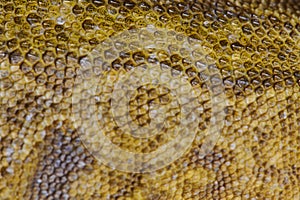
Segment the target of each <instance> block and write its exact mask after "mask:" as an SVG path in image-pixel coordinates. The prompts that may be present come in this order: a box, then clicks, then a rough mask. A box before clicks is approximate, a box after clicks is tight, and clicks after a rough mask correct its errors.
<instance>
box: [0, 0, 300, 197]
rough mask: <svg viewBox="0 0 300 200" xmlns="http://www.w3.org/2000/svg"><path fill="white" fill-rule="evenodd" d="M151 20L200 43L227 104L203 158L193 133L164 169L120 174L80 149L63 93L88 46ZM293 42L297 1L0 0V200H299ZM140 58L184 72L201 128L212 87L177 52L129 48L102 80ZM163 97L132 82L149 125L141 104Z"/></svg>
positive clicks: (146, 147) (135, 104)
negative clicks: (197, 103) (197, 94)
mask: <svg viewBox="0 0 300 200" xmlns="http://www.w3.org/2000/svg"><path fill="white" fill-rule="evenodd" d="M149 24H151V25H153V26H154V27H157V28H164V29H167V30H174V31H176V32H177V33H181V34H183V35H185V36H187V37H189V38H191V39H194V40H197V41H199V44H200V45H201V46H202V47H203V48H204V49H205V50H206V52H207V55H206V57H205V60H204V61H205V62H206V63H209V64H211V65H212V66H213V67H215V68H216V69H218V70H219V72H220V74H221V76H222V83H223V85H224V88H225V94H226V98H227V99H228V105H227V106H226V109H225V113H226V117H225V119H224V124H225V125H224V127H223V128H222V131H221V137H220V139H219V141H218V142H217V144H216V145H215V146H214V148H213V150H212V151H211V152H208V154H207V155H206V156H205V157H201V156H199V148H200V147H201V144H202V142H203V141H202V140H196V141H195V142H194V143H193V145H192V147H191V149H190V150H189V151H188V152H187V153H186V154H185V155H184V156H182V157H181V158H179V159H178V160H176V161H175V162H174V163H172V164H171V165H169V166H167V167H164V168H163V169H160V170H158V171H155V172H151V173H140V174H139V173H126V172H120V171H116V170H113V169H111V168H109V167H107V166H105V165H103V164H101V163H99V162H98V161H97V160H96V159H95V158H94V157H93V156H92V155H91V154H90V153H89V152H88V151H87V150H86V149H85V148H84V146H83V145H82V144H81V141H80V138H79V136H78V133H77V129H76V128H75V127H74V124H73V122H72V120H71V117H70V116H71V106H72V93H73V88H74V86H75V85H76V82H75V78H76V77H77V75H78V70H79V69H80V68H81V66H82V62H81V61H82V59H83V58H84V57H85V56H86V55H87V54H88V53H89V52H91V51H92V50H93V49H94V48H96V47H97V45H99V44H100V43H101V42H102V41H103V40H105V39H106V38H108V37H111V36H113V35H116V34H118V33H120V32H122V31H124V30H128V29H138V28H143V27H146V26H147V25H149ZM299 44H300V3H299V1H297V0H294V1H293V0H253V1H252V0H224V1H216V0H212V1H211V0H195V1H192V0H188V1H180V0H174V1H165V0H149V1H146V0H142V1H136V0H125V1H121V0H82V1H76V0H63V1H60V0H48V1H47V0H28V1H25V0H0V107H1V109H0V116H1V117H0V199H3V200H5V199H118V200H122V199H124V200H125V199H126V200H127V199H138V200H139V199H146V200H156V199H157V200H158V199H166V200H169V199H174V200H177V199H251V200H254V199H256V200H259V199H286V200H291V199H296V200H298V199H300V135H299V133H300V92H299V89H300V67H299V66H300V65H299V64H300V63H299V62H300V59H299V55H300V46H299ZM150 53H151V56H150ZM153 55H154V56H153ZM141 63H146V64H147V63H156V64H159V65H160V66H162V67H168V68H170V69H172V70H173V72H174V73H179V74H185V75H187V76H188V77H189V79H188V80H189V82H190V84H191V85H192V86H193V87H194V88H198V89H199V90H201V97H202V98H201V99H200V100H201V103H202V105H203V110H204V112H203V114H201V116H200V118H201V119H202V120H201V123H199V134H200V133H201V132H205V131H207V129H208V127H209V125H210V121H209V118H210V112H211V105H210V100H209V94H210V93H209V90H208V88H207V86H206V84H205V80H204V79H205V78H203V77H202V76H201V73H200V72H199V71H198V70H197V66H195V65H194V64H193V63H190V62H189V59H188V58H186V57H185V56H184V55H183V54H180V53H178V54H168V53H167V52H163V51H159V50H158V51H156V52H155V53H154V54H153V52H147V51H134V52H128V53H126V54H124V55H120V56H119V57H118V59H116V60H115V61H114V62H112V63H111V64H110V65H109V66H107V67H108V68H107V75H109V76H108V77H111V79H109V78H107V81H110V82H111V83H114V81H115V79H113V77H114V76H116V75H117V74H118V73H119V71H123V72H128V71H130V69H132V68H135V67H137V66H139V65H140V64H141ZM168 95H169V93H168V91H167V90H166V89H164V88H155V87H154V88H153V86H151V85H146V86H145V87H143V88H140V89H139V90H138V91H137V95H136V96H135V97H134V98H133V99H132V100H131V104H130V106H131V107H132V110H133V112H132V113H131V116H132V118H133V119H134V120H135V121H136V123H138V124H140V125H141V126H144V125H147V123H148V121H149V120H148V112H149V101H147V100H148V99H151V100H152V101H155V102H158V103H161V104H167V103H168ZM108 106H109V105H108ZM136 108H138V109H137V111H136V112H134V110H135V109H136ZM176 113H177V111H176V110H175V111H174V116H173V117H174V119H173V118H170V119H169V120H170V124H171V125H170V127H172V126H173V124H172V123H174V124H176V115H177V114H176ZM159 136H161V137H156V138H154V139H153V138H152V139H148V140H134V139H133V138H130V137H128V135H126V134H119V133H118V130H115V132H110V134H108V137H109V138H110V139H111V140H112V141H113V142H114V143H115V144H117V145H119V146H121V147H122V148H124V149H128V150H131V151H139V152H150V151H152V150H153V149H155V148H157V147H158V146H160V145H162V144H163V143H165V142H166V141H167V140H169V139H170V138H168V137H166V138H165V137H164V135H163V134H160V135H159ZM139 147H142V148H139Z"/></svg>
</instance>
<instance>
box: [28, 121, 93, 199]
mask: <svg viewBox="0 0 300 200" xmlns="http://www.w3.org/2000/svg"><path fill="white" fill-rule="evenodd" d="M46 131H47V133H46V134H47V135H46V138H45V144H44V145H43V151H42V152H43V153H44V155H43V156H41V159H40V162H39V165H38V168H37V171H36V172H35V176H34V180H33V183H32V185H31V187H32V188H31V190H32V194H31V199H69V194H68V191H69V189H70V183H71V182H72V181H75V180H76V179H77V178H78V176H77V175H76V174H77V172H78V171H79V170H82V169H84V168H85V167H86V166H87V165H89V164H91V163H92V161H93V158H92V157H91V156H90V155H88V154H87V153H86V151H85V149H84V147H83V146H82V144H81V141H80V139H79V137H78V136H77V134H76V132H75V130H74V129H73V128H72V127H71V126H70V124H69V122H68V121H55V122H54V123H53V125H52V126H51V127H48V128H47V129H46Z"/></svg>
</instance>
